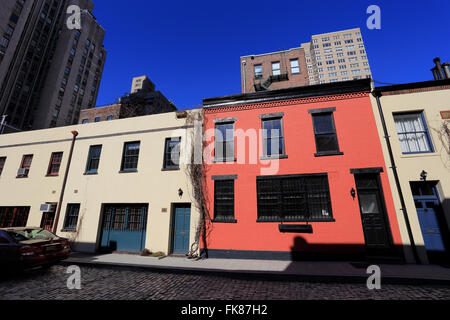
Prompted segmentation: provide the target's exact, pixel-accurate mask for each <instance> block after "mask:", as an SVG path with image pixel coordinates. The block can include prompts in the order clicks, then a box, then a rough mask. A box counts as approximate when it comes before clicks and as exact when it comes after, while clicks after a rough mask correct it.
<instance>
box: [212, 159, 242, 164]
mask: <svg viewBox="0 0 450 320" xmlns="http://www.w3.org/2000/svg"><path fill="white" fill-rule="evenodd" d="M236 161H237V159H236V158H227V159H214V160H213V162H214V163H226V162H236Z"/></svg>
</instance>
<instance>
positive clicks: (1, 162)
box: [0, 157, 6, 176]
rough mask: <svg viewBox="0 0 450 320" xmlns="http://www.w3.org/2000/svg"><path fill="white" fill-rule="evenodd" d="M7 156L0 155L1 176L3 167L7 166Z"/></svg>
mask: <svg viewBox="0 0 450 320" xmlns="http://www.w3.org/2000/svg"><path fill="white" fill-rule="evenodd" d="M5 162H6V157H0V176H1V175H2V171H3V168H4V167H5Z"/></svg>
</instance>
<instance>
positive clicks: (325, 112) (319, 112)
mask: <svg viewBox="0 0 450 320" xmlns="http://www.w3.org/2000/svg"><path fill="white" fill-rule="evenodd" d="M308 112H309V114H311V118H312V123H313V130H314V139H315V143H316V153H315V154H314V156H315V157H322V156H336V155H343V154H344V153H343V152H341V150H340V147H339V139H338V136H337V131H336V122H335V120H334V112H336V108H325V109H313V110H309V111H308ZM320 116H329V117H330V121H331V127H332V130H331V131H327V132H317V125H316V122H315V119H317V117H320ZM324 136H328V137H330V136H332V137H333V138H334V142H335V149H334V150H322V147H321V146H320V143H319V138H321V137H324Z"/></svg>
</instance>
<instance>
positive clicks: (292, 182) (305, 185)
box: [256, 174, 333, 222]
mask: <svg viewBox="0 0 450 320" xmlns="http://www.w3.org/2000/svg"><path fill="white" fill-rule="evenodd" d="M256 185H257V201H258V206H257V208H258V221H259V222H283V221H292V222H295V221H299V222H303V221H333V217H332V211H331V201H330V188H329V185H328V176H327V175H326V174H315V175H288V176H271V177H267V176H266V177H257V180H256Z"/></svg>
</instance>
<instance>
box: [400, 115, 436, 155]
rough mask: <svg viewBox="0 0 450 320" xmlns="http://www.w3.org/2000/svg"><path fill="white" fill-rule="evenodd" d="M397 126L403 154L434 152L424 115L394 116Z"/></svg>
mask: <svg viewBox="0 0 450 320" xmlns="http://www.w3.org/2000/svg"><path fill="white" fill-rule="evenodd" d="M394 121H395V126H396V128H397V134H398V138H399V140H400V147H401V149H402V152H403V153H404V154H405V153H406V154H407V153H422V152H433V147H432V144H431V138H430V135H429V133H428V128H427V125H426V123H425V118H424V116H423V113H422V112H420V113H404V114H394Z"/></svg>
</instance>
